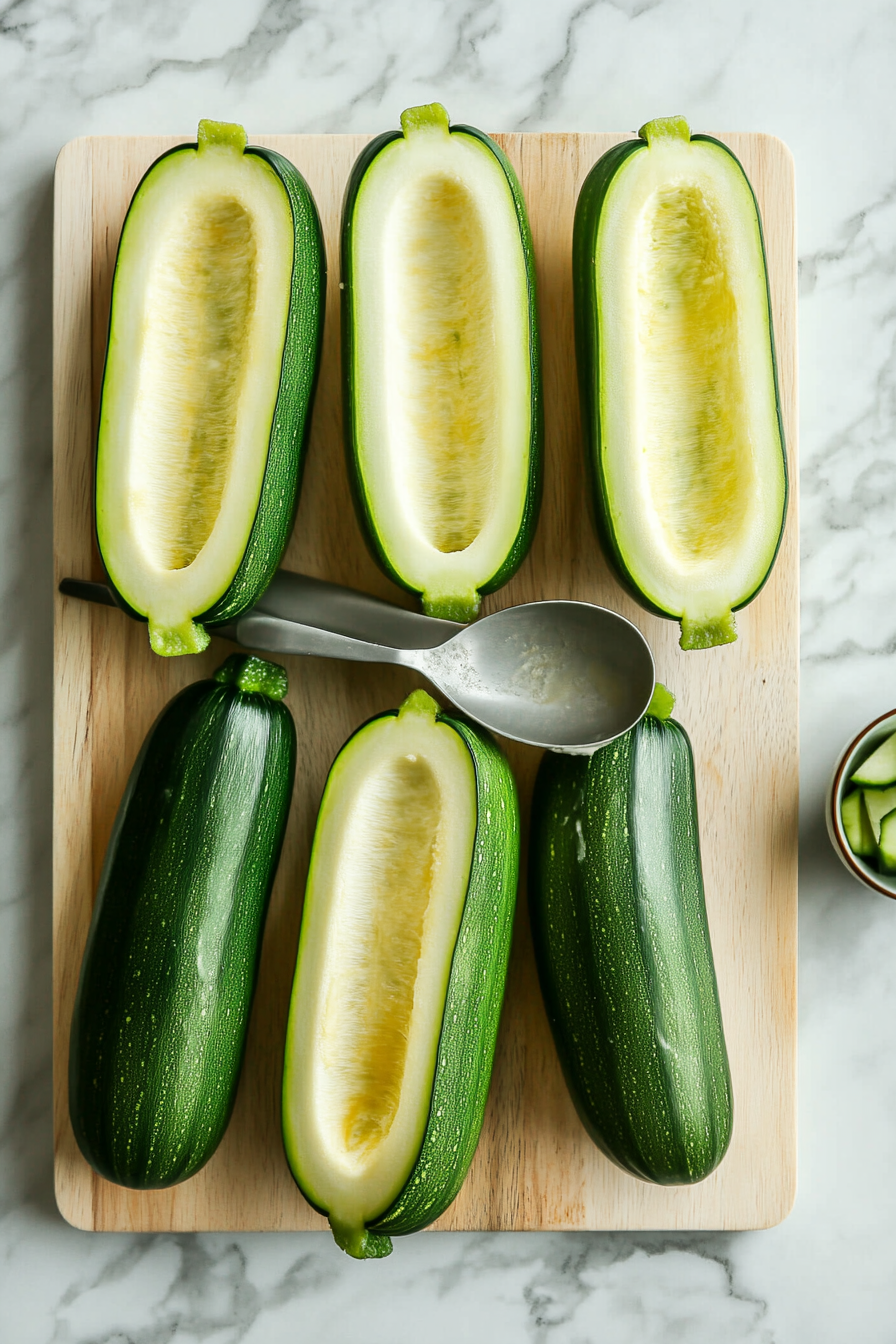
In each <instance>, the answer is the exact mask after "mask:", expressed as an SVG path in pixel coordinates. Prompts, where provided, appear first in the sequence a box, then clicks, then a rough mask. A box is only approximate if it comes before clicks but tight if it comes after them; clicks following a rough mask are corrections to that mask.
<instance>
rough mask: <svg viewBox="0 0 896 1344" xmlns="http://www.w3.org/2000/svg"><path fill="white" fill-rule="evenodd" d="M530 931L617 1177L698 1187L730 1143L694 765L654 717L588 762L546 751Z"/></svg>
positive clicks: (675, 735)
mask: <svg viewBox="0 0 896 1344" xmlns="http://www.w3.org/2000/svg"><path fill="white" fill-rule="evenodd" d="M529 886H530V902H531V917H532V936H533V942H534V945H535V953H536V960H537V963H538V971H539V979H540V982H541V988H542V993H543V996H544V1001H545V1007H546V1009H547V1015H548V1019H549V1021H550V1024H551V1029H552V1031H553V1035H554V1040H555V1043H556V1046H557V1053H558V1055H559V1057H560V1062H561V1065H562V1067H563V1072H564V1075H565V1078H566V1082H567V1085H568V1087H569V1090H570V1094H571V1096H572V1098H573V1101H574V1103H575V1106H576V1109H577V1111H578V1113H579V1116H580V1118H581V1120H582V1122H583V1124H584V1125H585V1128H586V1129H587V1131H588V1133H589V1134H590V1135H591V1138H592V1139H593V1140H594V1141H595V1143H596V1144H597V1145H598V1146H599V1147H600V1148H601V1149H602V1151H603V1152H604V1153H606V1155H607V1156H608V1157H609V1158H610V1159H611V1160H612V1161H614V1162H615V1163H617V1165H619V1166H620V1167H622V1168H623V1170H625V1171H628V1172H630V1173H631V1174H632V1175H634V1176H638V1177H640V1178H641V1179H642V1180H647V1181H653V1182H656V1183H658V1184H662V1185H678V1184H690V1183H692V1182H695V1181H700V1180H703V1179H704V1178H705V1177H706V1176H708V1175H709V1173H710V1172H711V1171H713V1170H714V1168H715V1167H716V1166H717V1165H718V1163H719V1162H720V1161H721V1160H722V1157H723V1156H724V1154H725V1151H726V1149H727V1147H728V1143H729V1139H730V1135H731V1121H732V1110H731V1080H730V1074H729V1070H728V1058H727V1053H726V1049H725V1038H724V1032H723V1028H722V1018H721V1011H720V1007H719V998H718V989H717V986H716V979H715V970H714V967H713V960H712V949H711V946H710V941H709V930H708V926H707V921H706V907H705V902H704V895H703V879H702V873H701V867H700V852H699V839H698V830H697V810H696V797H695V790H694V774H693V761H692V757H691V751H690V744H689V743H688V739H687V735H686V734H685V732H684V730H683V729H682V728H681V727H680V725H678V724H677V723H675V722H674V721H672V720H668V721H665V722H664V721H660V720H659V719H658V718H655V717H653V716H652V715H649V716H647V717H645V718H644V719H642V721H641V722H640V723H639V724H638V725H637V726H636V727H635V728H633V729H631V730H630V731H629V732H628V733H625V734H623V736H622V737H620V738H617V739H616V741H614V742H612V743H610V744H609V745H608V746H606V747H603V748H601V749H600V750H599V751H596V752H595V753H594V755H593V756H591V757H565V756H559V755H554V754H550V753H548V754H546V755H545V757H544V759H543V761H542V764H541V767H540V769H539V773H538V778H537V781H536V788H535V796H534V799H533V804H532V839H531V844H530V884H529Z"/></svg>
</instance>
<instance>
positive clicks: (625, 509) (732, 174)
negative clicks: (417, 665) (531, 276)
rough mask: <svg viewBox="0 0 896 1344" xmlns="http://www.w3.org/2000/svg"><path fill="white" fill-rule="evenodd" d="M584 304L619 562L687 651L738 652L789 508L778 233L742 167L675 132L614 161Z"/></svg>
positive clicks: (612, 543)
mask: <svg viewBox="0 0 896 1344" xmlns="http://www.w3.org/2000/svg"><path fill="white" fill-rule="evenodd" d="M573 293H574V299H575V318H576V355H577V362H578V371H579V388H580V391H581V400H582V421H583V428H584V430H585V436H586V443H587V449H586V451H587V458H588V466H589V469H590V475H591V480H592V485H593V496H594V506H595V514H596V519H597V524H598V530H599V532H600V535H601V540H602V543H603V546H604V550H605V552H606V554H607V558H608V559H609V560H610V562H611V563H612V564H613V566H614V567H615V569H616V573H617V576H618V578H619V580H620V582H622V583H623V584H624V585H625V587H626V588H628V590H629V591H630V592H631V593H632V594H633V596H634V597H636V598H637V600H638V601H639V602H640V603H641V604H642V605H643V606H645V607H646V608H647V609H648V610H649V611H653V612H655V613H656V614H657V615H660V616H667V617H671V618H672V619H674V620H677V621H680V623H681V647H682V648H683V649H704V648H709V647H711V646H712V645H716V644H726V643H730V642H731V641H732V640H734V639H736V638H737V636H736V633H735V626H734V618H733V616H732V612H734V611H737V610H738V609H739V608H740V607H743V606H745V605H746V603H748V602H750V601H751V600H752V598H754V597H755V596H756V594H757V593H758V591H759V589H760V588H761V587H762V585H763V584H764V583H765V581H766V579H767V578H768V576H769V573H770V572H771V568H772V565H773V564H774V561H775V556H776V555H777V553H778V546H779V545H780V541H781V535H782V532H783V528H784V514H785V508H786V502H787V471H786V458H785V453H784V431H783V426H782V422H781V411H780V404H779V395H778V374H777V366H776V362H775V346H774V335H773V329H772V316H771V299H770V295H769V287H768V274H767V268H766V262H765V244H764V241H763V236H762V221H761V219H760V215H759V207H758V205H757V203H756V198H755V196H754V195H753V191H752V188H751V186H750V183H749V182H748V181H747V178H746V175H745V174H744V171H743V168H742V167H741V165H740V163H739V162H738V160H737V159H736V158H735V156H734V155H733V154H732V153H731V151H730V150H729V149H728V148H727V147H726V146H725V145H723V144H722V143H721V142H720V141H718V140H714V139H712V137H711V136H707V135H693V136H692V135H691V133H690V129H689V127H688V124H687V122H686V121H685V120H684V118H683V117H666V118H660V119H659V120H657V121H651V122H648V123H647V125H646V126H643V127H642V128H641V130H640V132H639V138H638V139H637V140H625V141H623V142H622V143H621V144H618V145H616V146H614V148H613V149H611V150H609V151H608V152H607V153H606V154H604V156H603V157H602V158H601V159H600V160H599V161H598V162H597V163H596V164H595V166H594V168H593V169H592V170H591V172H590V173H589V175H588V177H587V178H586V179H585V182H584V185H583V186H582V190H581V193H580V195H579V200H578V204H577V207H576V218H575V228H574V231H573Z"/></svg>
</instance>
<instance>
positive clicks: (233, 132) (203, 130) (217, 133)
mask: <svg viewBox="0 0 896 1344" xmlns="http://www.w3.org/2000/svg"><path fill="white" fill-rule="evenodd" d="M196 141H197V144H198V146H199V152H200V154H203V153H205V151H206V150H208V149H226V150H230V151H231V152H232V153H236V154H242V153H243V152H244V150H245V148H246V145H247V144H248V142H249V138H248V136H247V135H246V132H245V131H244V129H243V127H242V126H238V125H237V124H236V123H235V122H231V121H209V120H208V119H207V118H203V119H202V121H200V123H199V131H198V133H197V136H196Z"/></svg>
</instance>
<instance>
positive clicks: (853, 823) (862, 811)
mask: <svg viewBox="0 0 896 1344" xmlns="http://www.w3.org/2000/svg"><path fill="white" fill-rule="evenodd" d="M885 815H886V814H885ZM840 819H841V821H842V822H843V830H844V832H845V833H846V843H847V844H848V845H849V847H850V849H851V850H852V852H853V854H855V855H857V857H858V858H860V859H866V858H869V857H872V856H873V855H875V854H876V853H877V843H876V841H875V839H874V831H873V830H872V829H871V822H870V820H869V818H868V811H867V808H866V807H865V800H864V798H863V796H862V790H861V789H858V790H856V792H855V793H850V794H848V795H847V797H846V798H844V799H843V803H842V805H841V807H840Z"/></svg>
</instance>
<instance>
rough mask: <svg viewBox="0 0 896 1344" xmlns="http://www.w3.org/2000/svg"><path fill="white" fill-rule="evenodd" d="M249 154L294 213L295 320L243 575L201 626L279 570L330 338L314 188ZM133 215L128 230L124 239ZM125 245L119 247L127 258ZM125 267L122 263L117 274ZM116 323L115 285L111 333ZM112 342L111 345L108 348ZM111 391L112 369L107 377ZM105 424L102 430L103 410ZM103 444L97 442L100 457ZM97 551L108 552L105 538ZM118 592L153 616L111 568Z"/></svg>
mask: <svg viewBox="0 0 896 1344" xmlns="http://www.w3.org/2000/svg"><path fill="white" fill-rule="evenodd" d="M197 149H198V143H196V142H194V143H192V144H185V145H176V146H175V147H174V148H173V149H170V150H168V151H167V153H165V154H162V155H160V157H159V158H158V159H156V160H155V162H154V163H152V164H151V165H150V167H149V168H148V169H147V171H146V173H144V175H143V177H142V178H141V180H140V183H139V185H138V187H137V190H136V191H135V192H134V195H133V197H132V198H131V203H130V205H129V207H128V215H130V213H131V211H132V210H134V209H135V207H136V206H137V205H138V203H139V198H140V192H141V189H142V188H143V186H144V183H145V182H146V180H147V178H148V177H149V176H150V175H151V174H152V173H153V172H154V171H155V169H156V168H157V167H158V166H159V165H160V164H161V163H162V162H163V161H164V160H165V159H168V158H170V157H171V156H172V155H174V154H180V153H183V152H184V151H187V150H193V151H195V150H197ZM245 153H247V154H254V155H256V156H257V157H258V158H260V159H263V160H264V162H265V163H267V164H268V165H269V167H270V168H272V169H273V171H274V172H275V173H276V175H277V177H278V178H279V179H280V182H281V183H282V185H283V188H284V190H285V192H286V195H287V197H288V200H289V205H290V210H291V211H292V218H293V230H294V236H295V248H294V254H293V272H292V281H291V289H290V300H289V315H288V318H287V324H286V337H285V340H284V344H283V359H282V364H281V369H280V386H279V390H278V392H277V401H276V404H275V408H274V416H273V421H272V424H271V433H270V441H269V446H268V459H267V465H266V467H265V472H264V478H263V480H262V485H261V494H260V497H259V501H258V508H257V510H256V514H255V521H254V523H253V525H252V530H251V532H250V534H249V540H248V542H247V544H246V549H245V551H244V552H243V556H242V559H241V561H240V563H239V567H238V568H237V571H236V573H235V574H234V575H233V578H232V579H231V580H230V582H229V584H228V585H227V587H226V589H225V591H224V592H223V593H222V594H221V596H220V598H219V599H218V600H217V601H216V602H215V603H214V605H213V606H211V607H210V608H208V610H207V611H205V612H202V613H201V614H199V615H197V616H196V617H195V620H196V621H197V622H198V623H199V624H201V625H210V626H215V625H223V624H225V623H226V622H228V621H232V620H234V619H235V618H236V617H237V616H240V615H242V613H243V612H245V611H247V610H248V609H249V607H251V606H253V605H254V604H255V602H257V601H258V599H259V597H261V594H262V593H263V592H264V590H265V589H266V588H267V586H268V584H269V583H270V581H271V579H272V578H273V576H274V574H275V573H276V571H277V567H278V565H279V564H280V561H281V559H282V557H283V552H284V551H285V549H286V546H287V543H288V542H289V539H290V536H291V535H292V529H293V524H294V522H295V515H296V509H297V507H298V502H299V490H300V487H301V481H302V470H303V467H304V460H305V449H306V447H307V443H308V434H309V431H310V427H311V406H312V402H313V399H314V391H315V388H316V386H317V375H318V371H319V368H320V352H321V343H322V340H323V326H324V301H325V298H326V281H327V263H326V252H325V250H324V242H323V234H322V232H321V226H320V218H319V216H318V213H317V207H316V205H315V203H314V198H313V196H312V195H311V192H310V190H309V188H308V184H307V183H306V182H305V179H304V178H303V177H302V175H301V173H300V172H299V171H298V169H297V168H296V167H295V166H294V165H293V164H292V163H290V162H289V160H288V159H285V158H284V157H283V155H282V154H277V153H276V152H275V151H274V150H269V149H261V148H258V147H257V146H253V147H250V148H248V149H247V150H246V151H245ZM127 223H128V216H127V215H126V216H125V221H124V225H123V226H122V233H121V236H122V239H123V238H124V235H125V230H126V229H127ZM120 252H121V243H119V255H120ZM117 266H118V263H117V261H116V270H117ZM114 320H115V288H114V281H113V291H112V304H111V308H110V317H109V329H110V332H111V330H112V324H113V323H114ZM108 347H109V342H108V341H107V343H106V348H107V351H108ZM103 384H104V386H105V369H104V372H103ZM99 423H100V425H102V407H101V408H100V417H99ZM99 449H100V445H99V442H98V443H97V452H98V453H99ZM97 546H98V548H99V552H100V556H101V557H102V555H103V550H102V546H101V544H100V539H99V533H97ZM106 572H107V578H108V582H109V587H110V590H111V591H112V594H113V596H114V598H115V600H116V602H117V603H118V605H119V606H120V607H121V608H122V609H123V610H124V611H126V612H127V613H128V615H129V616H133V617H135V618H136V619H137V620H139V621H145V620H146V617H145V616H142V615H141V614H140V613H139V612H137V611H135V610H134V609H133V607H131V606H130V604H129V603H128V602H127V601H126V599H125V598H124V597H123V596H122V595H121V593H120V592H119V591H118V589H117V588H116V586H115V577H114V575H113V574H112V573H110V572H109V570H108V569H107V571H106Z"/></svg>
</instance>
